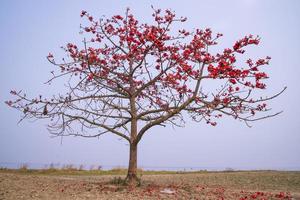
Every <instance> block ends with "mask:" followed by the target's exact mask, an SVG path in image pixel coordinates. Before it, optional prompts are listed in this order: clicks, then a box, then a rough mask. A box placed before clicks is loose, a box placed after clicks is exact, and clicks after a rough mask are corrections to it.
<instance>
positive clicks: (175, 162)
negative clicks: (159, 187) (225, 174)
mask: <svg viewBox="0 0 300 200" xmlns="http://www.w3.org/2000/svg"><path fill="white" fill-rule="evenodd" d="M151 5H154V6H155V7H156V8H162V9H165V8H171V9H172V10H175V11H176V13H177V14H178V15H180V16H186V17H188V22H187V23H186V24H185V28H186V29H192V28H206V27H210V28H212V30H213V31H215V32H221V33H223V34H224V37H223V38H222V39H221V41H220V43H221V44H220V49H219V50H221V49H222V48H223V47H226V46H228V45H230V46H231V45H232V44H233V42H234V41H235V40H236V39H239V38H241V37H243V36H244V35H247V34H249V33H252V34H254V35H256V34H257V35H260V36H261V38H262V42H261V45H260V46H259V47H258V48H253V49H251V50H250V51H249V54H248V55H249V56H250V57H251V56H252V57H257V56H262V57H264V56H266V55H269V56H271V57H272V61H271V65H270V66H268V70H267V71H268V73H269V75H270V77H271V79H270V80H268V86H269V87H268V90H267V91H265V93H264V95H270V94H272V93H275V92H276V91H280V90H281V89H282V88H283V87H284V86H288V90H287V91H286V92H285V93H284V94H283V95H282V96H280V97H279V98H278V99H276V100H274V101H273V102H272V103H271V105H272V107H273V110H274V112H275V111H280V110H284V113H283V114H281V115H280V116H278V117H275V118H272V119H268V120H265V121H259V122H257V123H253V124H252V125H253V127H252V128H248V127H247V126H246V125H245V124H243V123H241V122H238V121H235V120H232V119H230V118H227V119H224V120H222V121H220V123H218V126H217V127H211V126H207V125H206V124H205V123H199V124H197V123H194V122H190V121H188V122H187V124H186V127H185V128H176V129H172V128H171V127H167V128H161V127H157V128H154V129H152V130H150V132H149V133H148V134H146V136H145V137H144V138H143V140H142V141H141V143H140V144H139V152H138V154H139V155H138V165H139V166H141V167H143V166H144V167H169V168H171V167H201V168H208V169H224V168H226V167H231V168H234V169H298V170H300V153H299V152H300V145H299V144H300V117H299V116H300V107H299V99H300V88H299V74H300V66H299V55H300V39H299V36H300V14H299V13H300V1H297V0H286V1H279V0H278V1H274V0H227V1H222V0H219V1H217V0H211V1H201V0H194V1H192V0H185V1H177V0H164V1H158V0H157V1H155V0H152V1H142V0H141V1H133V0H131V1H96V0H89V1H83V0H82V1H79V0H77V1H76V0H72V1H71V0H69V1H61V0H52V1H38V0H36V1H33V0H28V1H17V0H3V1H1V3H0V26H1V31H0V44H1V45H0V66H1V69H2V78H1V79H0V102H1V103H0V110H1V112H0V134H1V135H0V136H1V139H0V166H3V165H6V164H5V163H12V164H11V165H13V163H33V164H36V165H40V164H49V163H64V164H68V163H73V164H85V165H87V166H90V165H92V164H99V165H102V166H107V167H109V166H126V165H127V161H128V146H127V145H126V142H125V141H123V140H119V139H118V138H117V137H115V136H110V135H104V136H103V137H100V138H99V139H96V138H94V139H85V138H73V137H68V138H64V139H63V141H62V144H61V139H60V138H50V135H49V134H48V132H47V129H46V126H45V124H46V121H43V122H39V121H37V122H29V121H24V122H23V123H21V124H19V125H18V124H17V122H18V120H19V117H20V113H18V112H17V111H16V110H13V109H10V108H8V107H7V106H6V105H5V104H4V101H5V100H9V99H10V98H11V97H10V95H9V91H10V90H11V89H17V90H18V89H23V90H24V91H26V92H27V93H28V95H32V96H34V95H35V94H37V93H43V94H48V95H51V94H55V93H57V91H59V90H60V89H62V85H63V83H59V82H58V83H57V84H56V85H55V87H51V86H50V87H49V86H46V85H44V84H43V82H45V81H46V80H47V79H48V78H49V77H50V73H49V72H50V71H51V70H52V68H53V66H51V65H50V64H49V63H48V62H47V60H46V55H47V54H48V52H53V53H55V54H56V55H62V51H61V50H60V46H62V45H65V44H66V43H67V42H75V43H79V42H80V41H81V39H82V38H81V36H80V35H79V34H78V32H79V24H80V23H82V22H83V21H82V19H81V18H80V16H79V15H80V11H81V10H87V11H89V12H90V13H91V14H93V15H94V16H95V17H100V16H102V15H106V16H111V15H113V14H120V13H121V14H122V13H124V11H125V9H126V7H130V8H131V9H132V12H133V13H134V14H135V15H136V17H137V18H138V19H139V20H140V21H149V20H150V16H151V12H152V10H151V7H150V6H151ZM8 165H10V164H8Z"/></svg>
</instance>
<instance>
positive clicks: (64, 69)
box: [6, 9, 285, 183]
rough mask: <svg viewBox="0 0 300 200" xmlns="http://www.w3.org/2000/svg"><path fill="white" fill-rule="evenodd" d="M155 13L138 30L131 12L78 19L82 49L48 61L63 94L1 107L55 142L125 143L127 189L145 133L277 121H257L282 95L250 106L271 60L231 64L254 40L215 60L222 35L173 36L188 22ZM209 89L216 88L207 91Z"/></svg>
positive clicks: (71, 47)
mask: <svg viewBox="0 0 300 200" xmlns="http://www.w3.org/2000/svg"><path fill="white" fill-rule="evenodd" d="M153 10H154V11H153V15H152V16H153V19H154V21H153V24H151V25H150V24H147V23H139V22H138V21H137V19H136V18H135V17H134V16H133V15H132V14H131V13H130V10H129V9H127V10H126V12H125V16H120V15H115V16H113V17H111V18H109V19H100V20H94V18H93V17H92V16H91V15H90V14H88V13H87V12H86V11H82V13H81V17H85V18H87V23H88V25H87V26H81V29H82V34H87V35H88V39H86V38H85V39H84V41H83V42H82V44H81V46H82V47H78V46H77V45H76V44H72V43H68V44H67V45H66V47H64V48H63V49H64V51H65V52H66V54H67V58H66V59H62V61H60V62H57V61H56V59H54V56H53V55H52V54H51V53H49V55H48V56H47V59H48V60H49V62H50V63H51V64H53V65H55V66H57V68H58V70H57V71H56V72H55V73H54V72H52V75H53V77H52V78H51V79H50V80H49V81H48V83H51V82H52V81H53V80H55V79H57V78H61V77H68V84H67V89H68V92H67V93H66V94H58V95H56V96H53V97H52V98H43V97H42V96H41V95H39V96H38V97H37V98H33V99H31V98H28V97H27V96H26V94H25V93H23V92H21V91H20V92H17V91H11V94H12V95H14V96H15V99H14V100H11V101H7V102H6V103H7V104H8V105H9V106H11V107H13V108H16V109H18V110H20V111H22V112H23V113H24V116H23V117H22V119H24V118H35V119H50V120H51V122H50V123H49V130H50V133H51V134H54V135H56V136H71V135H73V136H82V137H99V136H101V135H103V134H106V133H110V134H115V135H117V136H119V137H121V138H123V139H125V140H127V141H128V143H129V145H130V153H129V166H128V174H127V178H126V179H127V181H128V182H129V183H134V182H136V180H137V147H138V143H139V142H140V140H141V139H142V137H143V136H144V135H145V134H146V133H147V132H148V130H149V129H150V128H152V127H154V126H159V125H161V126H165V125H166V124H173V125H176V126H180V125H181V124H182V123H184V122H185V121H184V116H190V117H191V119H192V120H194V121H197V122H199V121H201V120H202V121H205V122H206V123H207V124H209V125H212V126H215V125H216V124H217V123H216V120H217V118H220V117H222V116H224V115H225V116H231V117H233V118H234V119H238V120H240V121H244V122H246V124H247V125H248V122H251V121H256V120H261V119H265V118H269V117H273V116H275V115H278V114H279V113H280V112H278V113H275V114H270V115H268V114H263V115H257V114H258V113H264V112H266V111H268V110H269V109H268V108H267V104H266V103H265V102H266V101H268V100H271V99H273V98H275V97H277V96H278V95H280V94H281V93H282V92H283V91H284V90H285V88H284V89H283V90H282V91H281V92H279V93H277V94H276V95H273V96H271V97H266V98H262V97H258V98H255V97H257V94H254V91H257V90H262V89H265V88H266V85H265V84H264V83H263V80H264V79H266V78H268V76H267V74H266V73H265V72H262V71H261V67H262V66H264V65H268V64H269V61H270V59H271V58H270V57H268V56H267V57H265V58H261V59H258V60H257V61H253V60H251V59H248V60H246V61H245V62H240V63H238V62H237V57H238V55H242V54H243V53H244V52H245V48H246V47H247V46H249V45H258V44H259V42H260V38H259V37H258V36H253V35H248V36H245V37H244V38H242V39H240V40H238V41H237V42H235V44H234V45H233V47H232V48H226V49H225V50H224V51H222V52H221V53H216V54H213V53H210V47H211V46H214V45H217V40H218V39H219V38H220V37H221V36H222V34H219V33H218V34H213V33H212V31H211V30H210V29H205V30H200V29H196V30H194V31H193V32H189V31H187V30H185V29H180V30H171V29H172V25H173V24H174V23H183V22H185V21H186V18H184V17H179V18H177V17H176V16H175V14H174V12H172V11H170V10H166V11H165V12H161V10H159V9H153ZM210 83H212V84H213V85H214V86H215V85H218V87H217V88H215V89H212V87H211V86H210V85H211V84H210ZM184 113H185V114H184ZM76 124H77V125H78V124H80V127H79V128H78V126H76ZM76 127H77V129H76ZM92 130H96V133H95V132H94V133H92Z"/></svg>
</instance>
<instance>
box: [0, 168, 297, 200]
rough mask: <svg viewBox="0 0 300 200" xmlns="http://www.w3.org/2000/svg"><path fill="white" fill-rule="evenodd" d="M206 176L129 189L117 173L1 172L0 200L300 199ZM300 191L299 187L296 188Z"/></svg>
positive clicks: (163, 179)
mask: <svg viewBox="0 0 300 200" xmlns="http://www.w3.org/2000/svg"><path fill="white" fill-rule="evenodd" d="M203 176H205V175H201V174H200V175H198V174H185V175H145V176H143V177H142V179H143V182H142V185H141V186H140V187H137V188H129V187H126V186H123V185H121V184H116V183H114V184H113V183H112V180H115V182H117V180H118V179H117V178H116V177H115V176H110V175H103V176H82V175H81V176H74V175H73V176H65V175H64V176H58V175H32V174H18V173H3V172H1V173H0V199H1V200H2V199H122V200H123V199H132V200H135V199H218V200H219V199H239V200H246V199H247V200H248V199H261V200H262V199H300V191H295V189H293V190H294V191H292V192H290V193H289V192H288V191H279V190H270V189H267V188H265V189H264V190H263V191H261V190H260V191H257V190H253V189H247V188H245V189H242V187H243V186H241V188H238V189H237V188H233V187H232V186H229V185H226V184H225V183H222V185H219V184H217V183H214V182H213V181H211V182H210V183H208V184H205V183H203V181H201V180H203V178H202V177H203ZM250 188H251V187H250ZM296 190H297V189H296Z"/></svg>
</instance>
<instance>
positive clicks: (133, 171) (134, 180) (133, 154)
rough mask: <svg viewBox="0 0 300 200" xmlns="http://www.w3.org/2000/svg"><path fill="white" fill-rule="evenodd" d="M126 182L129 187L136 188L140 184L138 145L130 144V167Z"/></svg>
mask: <svg viewBox="0 0 300 200" xmlns="http://www.w3.org/2000/svg"><path fill="white" fill-rule="evenodd" d="M126 181H127V183H128V184H129V185H131V186H135V185H137V184H138V177H137V144H135V143H132V144H130V151H129V165H128V172H127V177H126Z"/></svg>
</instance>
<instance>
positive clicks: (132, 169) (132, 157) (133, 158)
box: [126, 96, 138, 186]
mask: <svg viewBox="0 0 300 200" xmlns="http://www.w3.org/2000/svg"><path fill="white" fill-rule="evenodd" d="M130 110H131V127H130V150H129V164H128V172H127V177H126V182H127V183H128V184H129V185H132V186H136V185H137V183H138V177H137V145H138V142H137V140H136V139H137V110H136V105H135V97H134V96H133V97H131V98H130Z"/></svg>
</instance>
